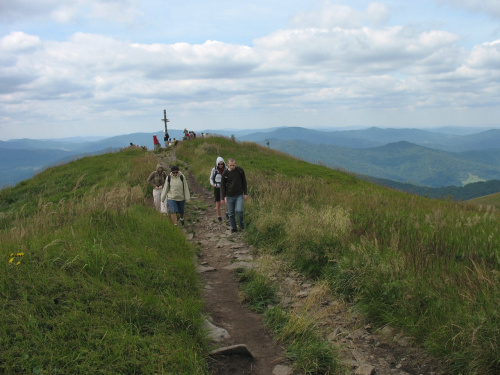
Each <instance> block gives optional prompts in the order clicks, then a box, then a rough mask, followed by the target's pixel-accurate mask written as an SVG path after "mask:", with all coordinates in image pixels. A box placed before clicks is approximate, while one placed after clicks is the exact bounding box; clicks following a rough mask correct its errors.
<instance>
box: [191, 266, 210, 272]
mask: <svg viewBox="0 0 500 375" xmlns="http://www.w3.org/2000/svg"><path fill="white" fill-rule="evenodd" d="M196 270H197V271H198V273H204V272H213V271H215V268H213V267H210V266H198V267H197V268H196Z"/></svg>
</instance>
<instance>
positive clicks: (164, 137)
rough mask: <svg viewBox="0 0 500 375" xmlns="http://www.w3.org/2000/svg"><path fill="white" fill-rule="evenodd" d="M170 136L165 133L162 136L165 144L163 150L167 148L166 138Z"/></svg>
mask: <svg viewBox="0 0 500 375" xmlns="http://www.w3.org/2000/svg"><path fill="white" fill-rule="evenodd" d="M169 137H170V136H169V135H168V132H165V135H164V136H163V142H164V143H165V148H167V147H168V146H169V144H168V138H169Z"/></svg>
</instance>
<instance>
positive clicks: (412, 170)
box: [0, 127, 500, 196]
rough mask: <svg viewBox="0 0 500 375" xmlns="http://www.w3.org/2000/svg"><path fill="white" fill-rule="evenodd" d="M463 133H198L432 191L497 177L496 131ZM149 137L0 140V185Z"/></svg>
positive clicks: (148, 142)
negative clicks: (254, 144)
mask: <svg viewBox="0 0 500 375" xmlns="http://www.w3.org/2000/svg"><path fill="white" fill-rule="evenodd" d="M470 131H471V130H470V129H469V131H468V133H465V132H461V131H460V129H457V132H456V133H457V134H451V133H452V129H446V131H444V130H443V132H439V129H437V130H435V131H431V130H422V129H382V128H376V127H371V128H367V129H356V130H333V129H331V130H314V129H306V128H302V127H281V128H269V129H263V130H252V129H244V130H236V129H225V130H206V131H204V133H211V134H220V135H224V136H227V137H230V136H232V135H234V136H235V137H236V139H237V140H242V141H252V142H257V143H260V144H264V145H265V144H269V146H270V147H272V148H275V149H279V150H281V151H284V152H286V153H289V154H291V155H294V156H297V157H299V158H302V159H304V160H307V161H310V162H314V163H322V164H325V165H328V166H330V167H333V168H342V169H346V170H349V171H351V172H354V173H356V174H360V175H366V176H370V177H373V178H374V179H384V180H391V181H394V184H397V183H400V184H403V185H405V184H413V185H423V186H424V187H425V186H427V187H432V188H435V187H446V186H457V187H459V186H461V185H463V184H465V183H472V182H476V181H481V180H496V179H500V175H499V171H498V167H497V166H498V165H500V151H499V150H500V129H490V130H486V131H481V132H478V133H473V134H471V133H470ZM153 134H156V135H157V137H158V139H159V141H160V143H162V144H163V131H158V132H156V133H132V134H126V135H119V136H114V137H109V138H104V139H95V138H90V137H89V138H87V137H74V138H65V139H41V140H33V139H26V138H25V139H15V140H9V141H0V150H1V153H0V155H1V156H2V157H1V160H0V170H1V171H2V174H1V175H0V187H1V186H5V185H14V184H15V183H17V182H19V181H21V180H23V179H26V178H30V177H32V176H33V175H34V174H35V173H37V172H38V171H39V170H40V169H42V168H46V167H48V166H50V165H53V164H56V163H63V162H65V161H67V160H71V159H74V158H76V157H79V156H84V155H88V154H93V153H96V152H102V151H103V150H110V149H118V148H123V147H127V146H129V144H130V143H134V144H136V145H144V146H146V147H148V148H149V149H152V148H153ZM169 134H170V137H171V138H177V139H181V138H182V136H183V132H182V130H178V129H169ZM198 135H201V132H198ZM28 150H29V152H27V151H28ZM450 150H452V151H454V152H450ZM49 151H53V152H52V153H51V152H49ZM420 187H422V186H420ZM436 194H440V193H436ZM426 195H428V196H435V195H434V194H426Z"/></svg>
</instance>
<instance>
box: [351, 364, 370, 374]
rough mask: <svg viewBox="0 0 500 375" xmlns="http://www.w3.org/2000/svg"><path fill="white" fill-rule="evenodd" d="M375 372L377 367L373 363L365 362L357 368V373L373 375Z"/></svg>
mask: <svg viewBox="0 0 500 375" xmlns="http://www.w3.org/2000/svg"><path fill="white" fill-rule="evenodd" d="M374 373H375V367H373V366H372V365H368V364H364V365H361V366H359V367H358V368H357V369H356V372H355V374H356V375H372V374H374Z"/></svg>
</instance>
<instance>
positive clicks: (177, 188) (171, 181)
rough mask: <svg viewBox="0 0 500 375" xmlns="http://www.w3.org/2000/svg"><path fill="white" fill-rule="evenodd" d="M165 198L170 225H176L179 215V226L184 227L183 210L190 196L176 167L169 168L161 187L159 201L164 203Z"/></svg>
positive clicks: (185, 180) (183, 178) (186, 185)
mask: <svg viewBox="0 0 500 375" xmlns="http://www.w3.org/2000/svg"><path fill="white" fill-rule="evenodd" d="M165 198H168V207H169V209H170V219H171V220H172V223H173V224H174V225H177V214H179V217H180V222H181V225H182V226H184V211H185V210H184V209H185V205H186V201H188V200H189V199H190V198H191V196H190V195H189V187H188V184H187V178H186V177H185V176H184V175H183V174H182V172H181V171H179V167H178V166H177V165H173V166H172V167H171V168H170V174H169V175H168V177H167V181H166V183H165V185H164V186H163V191H162V192H161V201H162V202H163V201H165Z"/></svg>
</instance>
